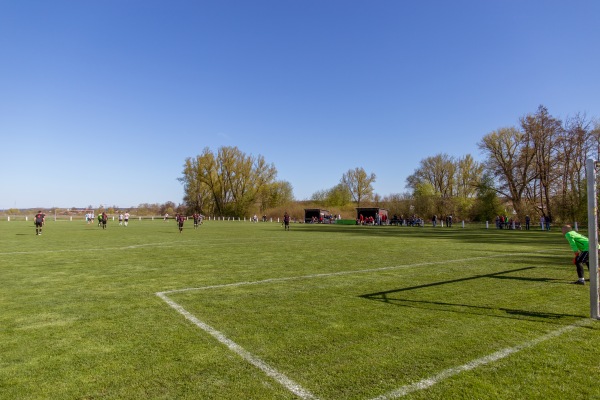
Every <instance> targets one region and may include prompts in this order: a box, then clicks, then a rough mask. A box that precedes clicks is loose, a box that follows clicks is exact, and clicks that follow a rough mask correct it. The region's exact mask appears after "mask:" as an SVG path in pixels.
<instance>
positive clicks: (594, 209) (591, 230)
mask: <svg viewBox="0 0 600 400" xmlns="http://www.w3.org/2000/svg"><path fill="white" fill-rule="evenodd" d="M599 165H600V163H598V162H597V161H596V160H594V159H591V158H588V160H587V162H586V168H585V169H586V179H587V202H588V239H589V241H590V247H589V249H590V252H589V262H590V317H591V318H594V319H600V316H599V310H598V308H599V307H598V201H597V197H596V167H597V166H599Z"/></svg>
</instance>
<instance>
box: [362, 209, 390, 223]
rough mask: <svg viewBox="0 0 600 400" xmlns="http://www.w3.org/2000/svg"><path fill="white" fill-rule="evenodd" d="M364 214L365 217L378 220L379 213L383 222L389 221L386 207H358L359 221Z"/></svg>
mask: <svg viewBox="0 0 600 400" xmlns="http://www.w3.org/2000/svg"><path fill="white" fill-rule="evenodd" d="M361 215H362V216H363V219H364V220H366V219H369V218H373V219H374V220H375V221H376V220H377V215H379V218H380V221H382V223H387V221H388V210H387V209H386V208H380V207H356V220H357V221H359V220H360V219H361V218H360V216H361Z"/></svg>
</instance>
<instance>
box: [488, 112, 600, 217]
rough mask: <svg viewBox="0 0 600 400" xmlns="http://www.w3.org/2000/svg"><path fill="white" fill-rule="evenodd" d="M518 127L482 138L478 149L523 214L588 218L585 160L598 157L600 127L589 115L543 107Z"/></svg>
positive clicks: (500, 191)
mask: <svg viewBox="0 0 600 400" xmlns="http://www.w3.org/2000/svg"><path fill="white" fill-rule="evenodd" d="M519 122H520V126H519V127H508V128H501V129H498V130H496V131H493V132H491V133H489V134H487V135H485V136H484V137H483V139H482V140H481V142H480V143H479V148H480V149H481V150H482V151H483V152H484V154H485V155H486V162H485V163H486V168H487V169H488V171H490V172H491V173H492V174H493V176H494V177H495V188H496V191H497V192H498V194H499V195H501V196H502V197H503V198H504V199H506V200H507V202H508V203H509V204H510V205H511V206H512V207H513V208H514V211H515V213H516V214H517V215H518V216H519V218H523V217H524V216H525V215H526V214H533V215H538V216H544V217H549V218H550V219H551V220H554V219H557V220H561V221H578V220H579V221H582V220H585V219H586V210H587V209H586V197H587V193H586V181H585V161H586V159H588V158H590V157H592V158H597V157H598V156H599V154H598V149H599V144H600V140H599V139H600V129H599V126H598V123H597V122H596V123H594V121H592V120H591V119H589V118H587V117H586V116H585V115H582V114H577V115H575V116H574V117H570V118H567V119H566V120H565V121H561V120H559V119H558V118H555V117H553V116H552V115H550V113H549V112H548V110H547V109H546V107H544V106H539V108H538V109H537V111H536V112H535V113H533V114H528V115H526V116H524V117H522V118H521V119H520V121H519Z"/></svg>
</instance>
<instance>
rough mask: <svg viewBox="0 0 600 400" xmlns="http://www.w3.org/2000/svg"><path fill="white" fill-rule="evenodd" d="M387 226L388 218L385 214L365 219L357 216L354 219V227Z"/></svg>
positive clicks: (360, 215)
mask: <svg viewBox="0 0 600 400" xmlns="http://www.w3.org/2000/svg"><path fill="white" fill-rule="evenodd" d="M387 224H388V216H387V214H375V216H372V215H370V216H368V217H365V216H364V215H362V214H359V216H358V218H357V219H356V225H387Z"/></svg>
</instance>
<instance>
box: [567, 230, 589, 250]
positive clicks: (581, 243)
mask: <svg viewBox="0 0 600 400" xmlns="http://www.w3.org/2000/svg"><path fill="white" fill-rule="evenodd" d="M565 238H566V239H567V241H568V242H569V246H571V250H573V251H574V252H578V251H589V249H590V241H589V239H588V238H586V237H585V236H583V235H582V234H580V233H577V232H575V231H570V232H567V233H565Z"/></svg>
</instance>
